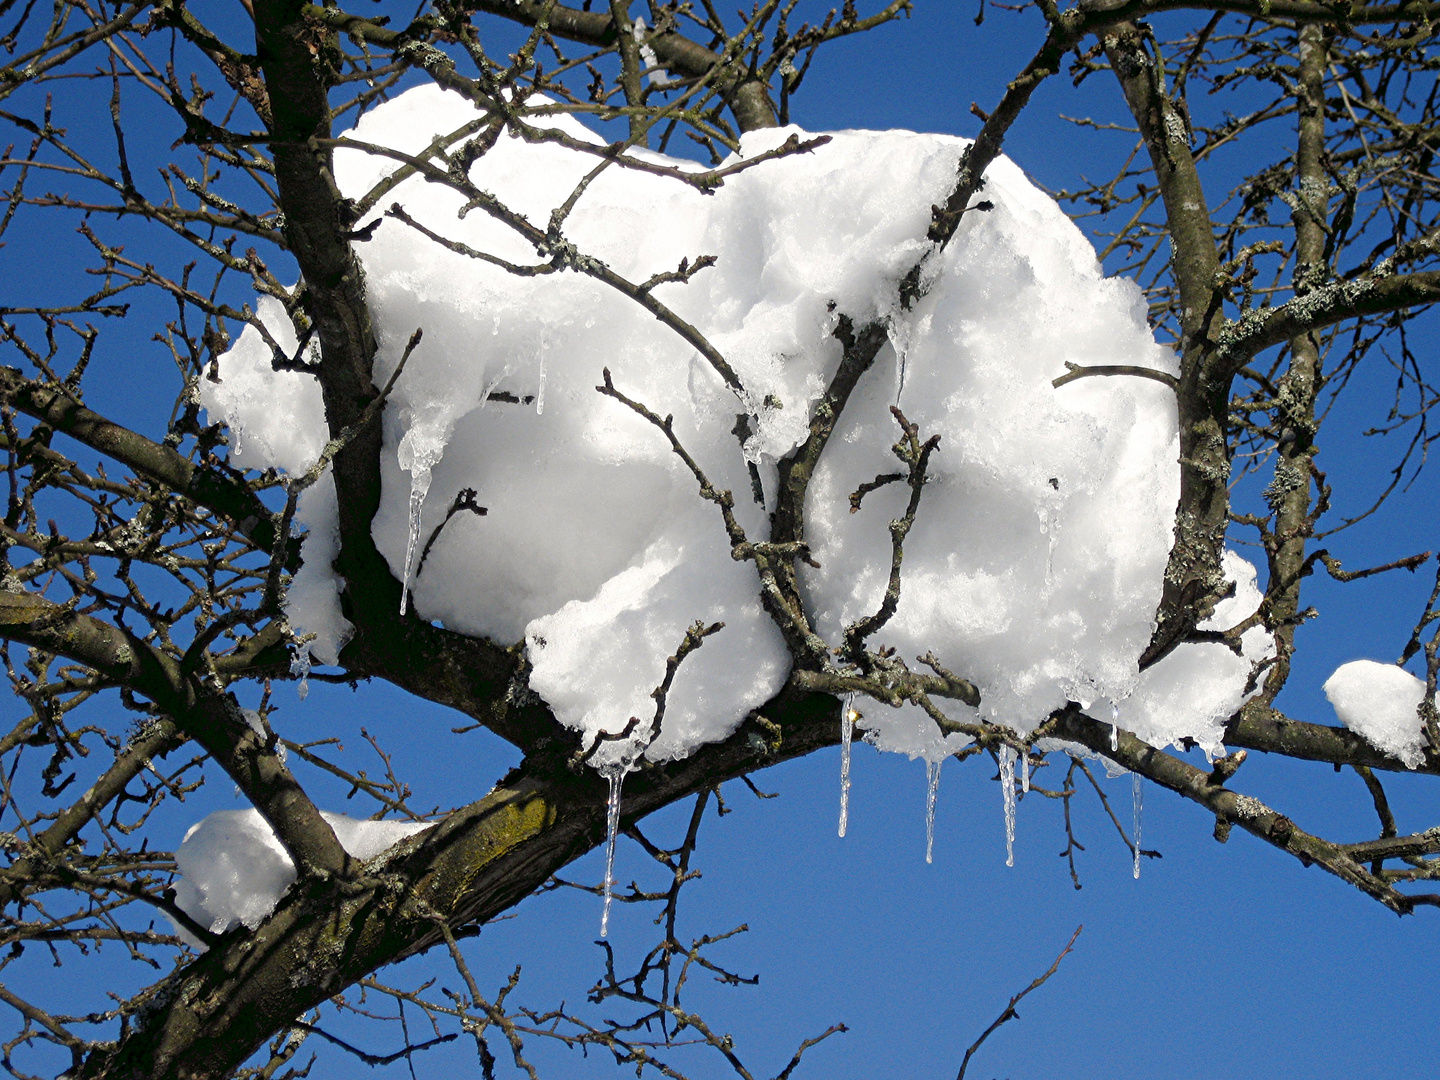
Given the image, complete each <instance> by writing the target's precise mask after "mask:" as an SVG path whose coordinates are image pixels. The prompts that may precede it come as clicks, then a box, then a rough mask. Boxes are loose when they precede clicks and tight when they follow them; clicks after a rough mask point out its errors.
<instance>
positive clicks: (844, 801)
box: [840, 694, 856, 836]
mask: <svg viewBox="0 0 1440 1080" xmlns="http://www.w3.org/2000/svg"><path fill="white" fill-rule="evenodd" d="M855 715H856V714H855V695H854V694H846V695H845V700H844V701H842V702H841V703H840V835H841V836H844V835H845V829H846V827H847V826H849V824H850V741H851V739H852V738H853V737H854V735H855Z"/></svg>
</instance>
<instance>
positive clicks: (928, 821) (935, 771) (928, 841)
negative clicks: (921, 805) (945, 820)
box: [925, 758, 945, 863]
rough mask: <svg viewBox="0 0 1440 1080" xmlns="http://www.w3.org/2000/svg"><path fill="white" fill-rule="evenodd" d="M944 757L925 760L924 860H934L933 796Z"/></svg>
mask: <svg viewBox="0 0 1440 1080" xmlns="http://www.w3.org/2000/svg"><path fill="white" fill-rule="evenodd" d="M943 764H945V759H944V758H941V759H940V760H939V761H927V762H925V780H926V784H927V789H926V791H925V862H926V863H932V862H934V861H935V858H934V856H935V796H936V794H937V793H938V792H939V791H940V766H941V765H943Z"/></svg>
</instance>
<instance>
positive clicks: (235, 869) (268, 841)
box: [175, 810, 428, 945]
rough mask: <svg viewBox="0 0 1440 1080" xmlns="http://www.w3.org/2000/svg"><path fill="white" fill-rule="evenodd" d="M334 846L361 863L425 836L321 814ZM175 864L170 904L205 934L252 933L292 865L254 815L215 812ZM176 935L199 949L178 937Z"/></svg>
mask: <svg viewBox="0 0 1440 1080" xmlns="http://www.w3.org/2000/svg"><path fill="white" fill-rule="evenodd" d="M321 817H323V818H324V819H325V820H326V821H327V822H329V824H330V827H331V828H332V829H334V830H335V837H336V839H337V840H339V841H340V846H341V847H343V848H344V849H345V850H346V851H347V852H349V853H350V855H352V856H353V857H354V858H356V859H359V860H360V861H362V862H364V861H366V860H368V859H372V858H374V857H375V856H376V855H378V854H380V853H381V852H382V851H384V850H385V849H386V848H389V847H391V846H392V845H394V844H396V843H398V842H399V841H400V840H403V839H404V838H405V837H407V836H410V835H412V834H413V833H416V832H419V831H420V830H421V829H424V828H427V827H428V825H427V824H426V823H423V822H413V821H360V820H357V819H355V818H352V817H346V816H345V815H344V814H330V813H326V812H324V811H322V812H321ZM175 863H176V866H177V867H178V868H179V870H180V874H181V876H180V877H179V878H178V879H177V880H176V882H175V903H176V905H177V906H179V908H180V909H181V910H182V911H184V912H185V914H187V915H189V916H190V917H191V918H192V919H194V920H195V921H196V922H198V923H199V924H200V925H201V926H203V927H205V928H206V929H207V930H209V931H210V932H211V933H214V934H223V933H225V931H227V930H230V929H233V928H234V927H235V926H237V925H241V924H243V925H245V926H247V927H249V928H250V929H251V930H253V929H255V927H257V926H259V925H260V923H261V922H262V921H263V920H264V919H265V917H266V916H268V915H269V914H270V912H271V911H273V910H274V909H275V904H276V902H277V901H278V900H279V899H280V897H281V895H282V894H283V893H284V892H285V890H286V889H288V888H289V887H290V884H291V882H293V881H294V880H295V864H294V863H293V862H292V861H291V860H290V856H289V855H288V854H287V853H286V851H285V849H284V848H283V847H281V846H280V841H279V840H277V839H275V833H274V831H273V830H271V828H270V826H269V825H268V824H266V822H265V819H264V818H262V817H261V816H260V812H259V811H258V810H220V811H217V812H216V813H213V814H211V815H209V816H208V817H206V818H205V819H204V820H203V821H200V822H198V823H197V824H195V825H192V826H191V827H190V831H189V832H187V833H186V834H185V840H184V842H183V843H182V844H181V845H180V849H179V850H178V851H176V852H175ZM179 932H180V935H181V936H182V937H184V938H185V939H186V940H187V941H189V942H190V943H191V944H192V945H194V944H198V942H197V941H196V940H195V939H194V938H193V937H192V936H191V935H190V934H189V933H188V932H186V931H185V930H184V929H180V931H179Z"/></svg>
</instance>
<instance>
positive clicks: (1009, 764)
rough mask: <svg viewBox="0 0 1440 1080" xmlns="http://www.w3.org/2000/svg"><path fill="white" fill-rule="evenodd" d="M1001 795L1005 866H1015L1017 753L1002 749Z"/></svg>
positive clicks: (1006, 748)
mask: <svg viewBox="0 0 1440 1080" xmlns="http://www.w3.org/2000/svg"><path fill="white" fill-rule="evenodd" d="M1000 793H1001V795H1002V796H1003V797H1004V799H1005V865H1006V866H1014V865H1015V751H1014V750H1012V749H1011V748H1010V747H1008V746H1002V747H1000Z"/></svg>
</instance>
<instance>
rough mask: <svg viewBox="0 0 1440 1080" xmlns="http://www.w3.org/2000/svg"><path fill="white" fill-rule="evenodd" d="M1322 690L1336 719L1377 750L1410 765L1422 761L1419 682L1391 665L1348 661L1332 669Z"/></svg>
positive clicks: (1421, 689)
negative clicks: (1333, 670) (1332, 707)
mask: <svg viewBox="0 0 1440 1080" xmlns="http://www.w3.org/2000/svg"><path fill="white" fill-rule="evenodd" d="M1323 689H1324V691H1325V696H1326V697H1327V698H1329V699H1330V704H1331V705H1333V706H1334V707H1335V715H1336V716H1338V717H1339V718H1340V722H1341V723H1342V724H1344V725H1345V726H1346V727H1347V728H1349V729H1350V730H1351V731H1353V732H1355V733H1356V734H1357V735H1360V736H1363V737H1364V739H1365V740H1366V741H1367V742H1369V743H1370V744H1371V745H1372V746H1374V747H1375V748H1376V749H1377V750H1383V751H1385V753H1387V754H1389V755H1390V756H1391V757H1393V758H1398V759H1399V760H1401V761H1403V762H1404V763H1405V764H1406V765H1407V766H1408V767H1410V768H1412V769H1413V768H1415V766H1417V765H1419V764H1420V763H1421V762H1422V761H1424V760H1425V724H1424V721H1423V720H1421V718H1420V703H1421V702H1422V701H1424V700H1425V683H1424V680H1422V679H1417V678H1416V677H1415V676H1414V675H1411V674H1410V673H1409V672H1408V671H1406V670H1405V669H1404V668H1402V667H1397V666H1396V665H1394V664H1382V663H1380V662H1379V661H1378V660H1352V661H1350V662H1349V663H1348V664H1341V665H1340V666H1339V667H1338V668H1336V669H1335V673H1334V674H1333V675H1331V676H1330V678H1328V679H1326V680H1325V685H1324V687H1323Z"/></svg>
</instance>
